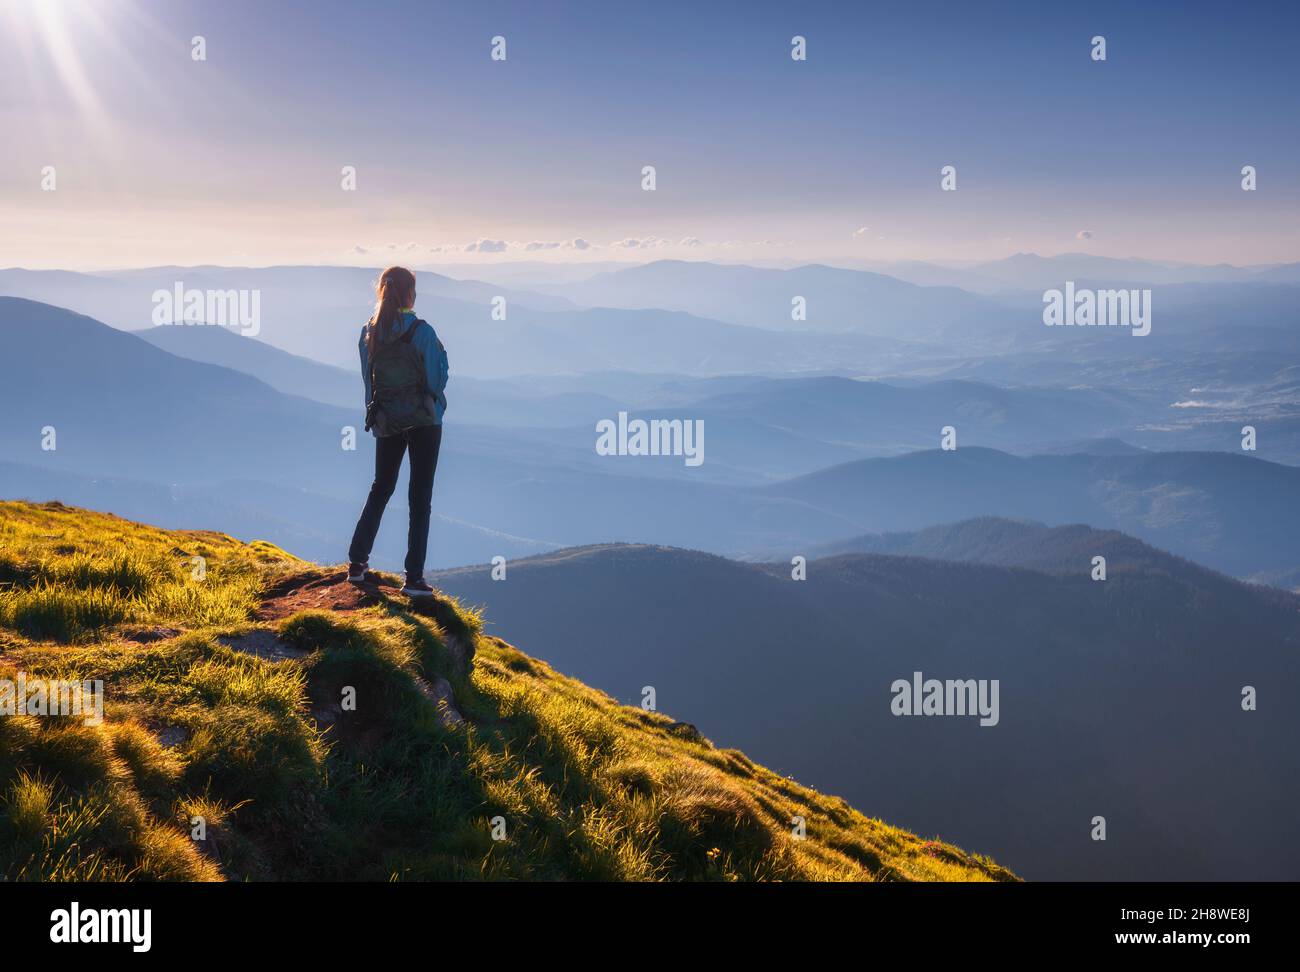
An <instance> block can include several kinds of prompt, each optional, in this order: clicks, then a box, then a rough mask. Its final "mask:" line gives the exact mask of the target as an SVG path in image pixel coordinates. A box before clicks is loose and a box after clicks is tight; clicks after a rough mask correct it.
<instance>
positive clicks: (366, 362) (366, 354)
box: [358, 324, 370, 407]
mask: <svg viewBox="0 0 1300 972" xmlns="http://www.w3.org/2000/svg"><path fill="white" fill-rule="evenodd" d="M366 327H367V325H364V324H363V325H362V327H361V340H360V342H359V343H358V348H359V349H360V352H361V382H362V384H363V385H364V386H365V389H366V400H365V401H364V402H363V403H362V404H364V405H366V406H367V407H368V406H369V405H370V351H369V350H368V349H367V348H366Z"/></svg>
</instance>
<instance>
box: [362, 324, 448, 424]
mask: <svg viewBox="0 0 1300 972" xmlns="http://www.w3.org/2000/svg"><path fill="white" fill-rule="evenodd" d="M418 319H419V318H417V317H416V316H415V314H414V313H413V312H412V311H409V310H408V311H402V312H401V313H400V314H398V316H397V319H396V320H394V321H393V337H395V338H397V337H401V336H402V335H403V334H405V333H406V332H407V331H408V330H409V329H410V328H411V327H412V326H413V325H414V324H415V322H416V321H417V320H418ZM369 327H370V325H369V324H363V325H362V327H361V342H360V347H361V380H362V381H363V382H364V383H365V386H366V398H365V404H369V402H370V352H369V351H368V350H367V349H366V329H367V328H369ZM411 344H412V345H413V346H414V347H415V348H416V349H417V350H418V351H419V352H420V357H421V358H423V359H424V372H425V375H426V376H427V377H428V379H429V392H430V393H431V394H432V395H433V401H434V413H435V417H436V418H437V420H438V424H439V425H441V424H442V413H443V412H445V411H446V410H447V395H446V388H447V375H448V371H447V349H446V348H444V347H443V346H442V342H441V341H439V340H438V335H437V334H435V333H434V330H433V325H432V324H430V323H428V322H427V321H426V322H425V324H424V327H423V328H421V329H420V330H418V331H416V332H415V336H414V337H412V338H411Z"/></svg>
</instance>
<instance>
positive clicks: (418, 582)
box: [402, 577, 433, 597]
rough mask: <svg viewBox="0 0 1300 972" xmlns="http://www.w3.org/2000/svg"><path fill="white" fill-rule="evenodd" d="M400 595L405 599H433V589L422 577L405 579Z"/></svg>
mask: <svg viewBox="0 0 1300 972" xmlns="http://www.w3.org/2000/svg"><path fill="white" fill-rule="evenodd" d="M402 593H403V594H405V595H406V596H407V597H433V588H432V587H430V586H429V585H428V584H426V583H425V582H424V578H423V577H407V578H406V586H405V587H403V588H402Z"/></svg>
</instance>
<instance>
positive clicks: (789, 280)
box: [548, 260, 1007, 341]
mask: <svg viewBox="0 0 1300 972" xmlns="http://www.w3.org/2000/svg"><path fill="white" fill-rule="evenodd" d="M548 289H549V291H550V292H553V293H562V294H564V295H565V296H568V297H570V298H572V299H573V300H575V301H577V302H578V303H582V304H586V305H588V306H600V307H623V308H645V307H661V308H665V309H668V310H678V311H685V312H688V313H691V314H695V315H698V316H701V317H708V318H714V319H717V320H720V321H728V322H731V323H733V324H744V325H749V326H753V327H763V328H771V329H774V330H790V329H792V328H797V329H799V330H808V331H832V332H834V331H841V332H842V331H855V332H859V333H864V334H874V335H879V336H884V337H893V338H898V339H901V340H909V341H914V340H924V339H934V338H936V337H939V336H943V337H945V338H948V339H953V340H973V339H980V338H986V337H989V336H992V332H995V331H999V330H1005V329H1006V316H1007V315H1006V313H1005V312H1004V310H1003V309H1002V308H1001V307H999V306H998V305H997V304H995V303H993V302H990V301H988V300H986V299H984V298H982V297H978V296H975V295H973V294H969V293H966V292H964V291H961V290H958V289H956V288H953V287H918V286H916V285H914V284H909V283H905V282H904V281H901V280H897V279H895V278H893V277H887V276H884V275H882V274H877V273H868V272H866V271H861V270H847V269H842V268H838V267H828V266H821V265H816V264H814V265H809V266H804V267H796V268H794V269H790V270H777V269H768V268H761V267H750V266H743V265H724V264H718V263H708V262H686V261H680V260H659V261H656V262H654V263H648V264H644V265H642V266H636V267H629V268H627V269H624V270H613V271H609V272H606V273H601V274H597V275H596V276H594V277H592V278H591V279H590V280H587V281H583V282H580V283H575V284H565V285H559V286H555V287H552V288H548ZM797 296H798V297H803V298H804V299H805V300H806V302H807V319H806V320H805V321H792V320H791V301H792V299H793V298H795V297H797Z"/></svg>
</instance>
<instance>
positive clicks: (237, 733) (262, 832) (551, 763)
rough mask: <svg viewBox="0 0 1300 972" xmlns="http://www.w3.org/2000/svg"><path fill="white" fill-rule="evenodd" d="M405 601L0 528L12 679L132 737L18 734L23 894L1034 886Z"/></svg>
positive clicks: (8, 515) (182, 538) (247, 565)
mask: <svg viewBox="0 0 1300 972" xmlns="http://www.w3.org/2000/svg"><path fill="white" fill-rule="evenodd" d="M194 558H202V561H201V562H199V561H195V559H194ZM198 566H201V567H202V568H203V571H202V574H201V579H200V575H199V574H198V573H196V568H197V567H198ZM389 593H390V591H389V589H388V588H386V587H385V586H382V585H381V586H379V587H377V588H375V589H374V590H372V591H370V592H365V591H361V590H358V589H356V588H353V587H351V586H349V585H347V584H346V583H345V582H343V581H342V577H341V572H340V571H339V570H337V569H328V568H321V567H318V566H315V565H312V564H309V563H306V562H304V561H301V560H298V559H296V558H294V557H292V556H290V555H289V554H286V553H284V552H283V551H281V550H279V549H277V548H275V547H273V546H271V545H269V544H263V543H253V544H247V545H246V544H241V543H239V542H237V541H235V540H233V539H231V538H230V537H227V536H225V535H222V534H216V533H198V532H184V533H182V532H168V531H164V530H159V529H155V528H152V527H147V526H141V525H137V524H134V523H131V522H128V521H125V520H121V519H118V518H116V517H113V516H109V515H105V514H98V513H89V512H85V511H81V510H75V509H70V508H67V507H64V506H62V505H60V504H57V503H52V504H43V505H33V504H27V503H14V502H2V503H0V678H4V679H16V678H17V675H18V673H19V672H24V673H26V676H27V678H28V679H35V678H48V679H55V678H62V679H71V678H76V679H103V681H104V687H105V716H106V718H105V721H104V722H103V723H102V724H99V725H86V723H85V720H84V719H82V718H80V717H71V716H67V717H57V718H55V717H37V716H31V715H18V716H3V717H0V879H37V880H40V879H47V880H48V879H56V880H64V879H108V880H120V879H142V880H151V879H182V880H222V879H227V880H240V879H367V880H391V879H438V878H450V879H459V878H486V879H504V878H539V879H562V878H568V879H610V880H652V879H741V880H745V879H759V880H765V879H794V880H841V879H843V880H988V879H993V880H1004V879H1011V878H1012V875H1011V874H1009V872H1007V871H1006V870H1004V869H1003V868H1001V867H999V866H998V865H996V864H994V863H993V862H991V861H989V860H988V859H986V858H984V857H981V856H978V855H975V856H971V855H968V854H966V853H964V852H963V851H961V850H959V849H957V848H955V847H952V846H950V845H948V844H944V843H941V842H938V841H929V840H924V839H922V838H920V837H917V836H915V835H913V834H910V833H907V832H905V831H902V830H899V829H897V828H895V827H891V826H888V825H886V824H884V823H882V822H880V821H878V820H872V819H869V818H867V817H865V816H863V815H862V814H860V813H858V812H857V811H855V810H854V809H852V808H851V807H850V806H848V805H847V804H846V803H845V802H844V801H843V800H840V799H838V798H835V797H829V796H824V795H822V794H819V793H816V792H814V791H812V790H810V789H807V788H806V787H802V786H799V785H798V784H796V783H794V782H793V781H791V780H789V779H786V778H784V777H781V776H779V775H777V774H774V773H772V772H770V771H768V770H766V769H764V768H763V767H761V766H757V765H755V764H754V763H752V762H751V761H750V760H749V759H747V758H746V757H745V756H744V755H743V754H742V753H740V752H737V751H735V750H726V749H718V748H715V747H714V746H713V745H712V744H711V743H710V742H709V741H708V740H706V739H704V738H703V737H701V736H700V735H699V734H698V733H697V732H696V731H695V730H694V728H693V727H691V726H689V725H686V724H682V723H676V722H674V721H673V720H672V719H670V718H668V717H667V716H664V715H661V714H658V713H650V712H645V711H642V710H641V709H639V708H630V707H626V706H621V705H618V704H617V703H615V702H614V701H613V700H612V699H610V698H609V697H608V696H606V695H603V694H602V693H600V692H597V691H594V690H592V689H590V688H587V687H586V686H584V685H582V684H580V683H578V682H576V681H574V680H572V679H569V678H566V677H564V676H562V675H560V674H558V673H557V672H555V671H554V670H552V669H551V668H550V667H549V666H547V665H545V664H543V663H541V662H539V661H536V660H534V659H532V658H530V657H528V656H527V655H524V654H523V653H522V652H520V651H518V650H516V649H515V648H513V647H511V646H510V645H508V644H506V643H505V642H504V641H501V640H500V639H497V638H492V637H488V636H486V635H484V634H483V633H482V631H481V623H480V619H479V617H478V616H477V614H476V613H475V612H473V611H472V610H468V609H466V608H464V607H462V606H460V605H458V604H456V603H455V602H454V601H452V600H450V599H447V598H442V597H439V598H436V599H434V600H433V602H432V603H431V604H429V605H427V606H421V609H420V610H419V611H418V612H417V611H414V610H412V606H411V605H409V604H408V603H407V602H406V601H405V600H404V599H398V598H390V597H389V596H388V594H389ZM612 634H613V635H616V634H617V633H616V632H614V633H612ZM616 643H617V642H616V638H614V639H612V644H616ZM349 688H350V689H352V690H354V691H355V699H356V704H355V708H352V707H349V706H347V705H346V704H344V700H345V698H346V690H347V689H349ZM795 816H799V817H803V818H804V820H805V821H806V833H807V837H806V839H802V840H797V839H795V838H794V837H793V836H792V833H791V823H790V821H791V818H792V817H795ZM196 818H202V819H203V821H204V822H205V825H206V839H205V840H202V841H198V840H193V839H191V833H192V829H193V827H194V826H195V821H196ZM494 818H500V820H499V821H498V822H497V827H498V831H499V829H500V828H501V827H502V826H503V827H504V839H502V840H494V839H493V833H492V831H493V826H494V824H493V821H494ZM497 836H501V835H500V833H499V832H498V835H497Z"/></svg>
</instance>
